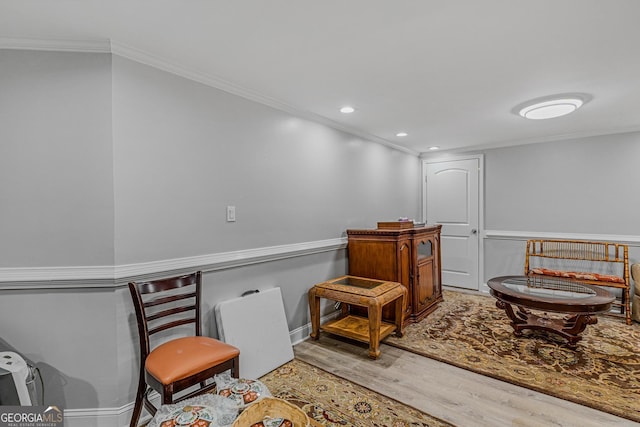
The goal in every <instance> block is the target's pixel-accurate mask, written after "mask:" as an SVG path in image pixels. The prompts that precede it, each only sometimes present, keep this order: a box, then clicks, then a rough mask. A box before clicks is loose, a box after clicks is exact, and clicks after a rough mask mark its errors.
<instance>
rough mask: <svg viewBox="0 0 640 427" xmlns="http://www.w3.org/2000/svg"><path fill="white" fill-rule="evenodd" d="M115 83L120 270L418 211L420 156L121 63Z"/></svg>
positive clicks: (328, 233) (322, 234)
mask: <svg viewBox="0 0 640 427" xmlns="http://www.w3.org/2000/svg"><path fill="white" fill-rule="evenodd" d="M113 88H114V98H113V105H114V117H113V122H114V159H115V206H116V214H115V217H116V233H115V235H116V239H115V240H116V263H117V264H122V263H132V262H143V261H149V260H157V259H166V258H174V257H179V256H191V255H197V254H205V253H216V252H226V251H232V250H238V249H247V248H252V247H264V246H272V245H280V244H287V243H294V242H304V241H313V240H322V239H328V238H335V237H339V236H341V235H342V234H343V233H344V230H345V229H346V228H350V227H370V226H375V225H376V222H377V221H379V220H383V219H385V218H386V219H395V218H397V217H399V216H408V217H415V216H416V215H417V206H418V203H419V194H420V192H419V173H420V170H419V161H418V160H417V159H416V158H415V157H414V156H410V155H406V154H403V153H401V152H398V151H395V150H392V149H390V148H388V147H384V146H382V145H379V144H372V143H368V142H366V141H363V140H361V139H359V138H357V137H354V136H351V135H348V134H345V133H343V132H340V131H337V130H334V129H331V128H328V127H326V126H323V125H320V124H317V123H313V122H309V121H306V120H302V119H299V118H296V117H292V116H290V115H288V114H285V113H283V112H281V111H278V110H274V109H272V108H269V107H266V106H264V105H261V104H257V103H254V102H251V101H247V100H246V99H243V98H240V97H237V96H234V95H230V94H228V93H225V92H222V91H220V90H217V89H213V88H211V87H207V86H205V85H203V84H200V83H196V82H193V81H189V80H186V79H183V78H180V77H177V76H175V75H171V74H168V73H165V72H162V71H159V70H156V69H153V68H150V67H147V66H144V65H140V64H138V63H135V62H131V61H128V60H126V59H122V58H119V57H114V58H113ZM227 205H234V206H236V216H237V222H235V223H227V222H226V221H225V218H226V206H227Z"/></svg>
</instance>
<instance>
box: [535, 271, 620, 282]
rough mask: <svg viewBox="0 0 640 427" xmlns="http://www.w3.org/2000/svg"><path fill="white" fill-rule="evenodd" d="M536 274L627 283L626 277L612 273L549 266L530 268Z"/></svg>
mask: <svg viewBox="0 0 640 427" xmlns="http://www.w3.org/2000/svg"><path fill="white" fill-rule="evenodd" d="M529 271H530V272H531V273H534V274H542V275H544V276H554V277H565V278H567V279H580V280H593V281H596V282H609V283H625V281H624V279H623V278H622V277H619V276H614V275H612V274H598V273H584V272H580V271H562V270H550V269H548V268H532V269H531V270H529Z"/></svg>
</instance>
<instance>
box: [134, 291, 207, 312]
mask: <svg viewBox="0 0 640 427" xmlns="http://www.w3.org/2000/svg"><path fill="white" fill-rule="evenodd" d="M195 297H196V293H195V292H191V293H188V294H178V295H173V296H170V297H162V298H154V299H152V300H150V301H147V302H145V303H144V308H148V307H154V306H156V305H162V304H167V303H171V302H174V301H180V300H183V299H187V298H195Z"/></svg>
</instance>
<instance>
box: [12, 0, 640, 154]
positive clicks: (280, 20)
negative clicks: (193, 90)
mask: <svg viewBox="0 0 640 427" xmlns="http://www.w3.org/2000/svg"><path fill="white" fill-rule="evenodd" d="M638 17H640V1H638V0H562V1H559V0H537V1H524V0H481V1H478V0H459V1H451V0H395V1H390V0H321V1H310V0H309V1H304V0H269V1H264V0H251V1H249V0H189V1H184V0H108V1H107V0H84V1H80V0H30V1H24V0H0V47H9V48H15V47H20V46H22V47H27V48H37V47H38V46H45V47H46V46H48V47H49V48H54V49H68V48H69V46H71V47H73V46H80V47H81V48H79V49H80V50H83V49H84V50H86V48H87V46H90V45H91V43H94V44H95V45H100V44H101V43H102V45H107V46H109V49H110V50H111V51H113V52H114V53H116V54H119V53H121V54H122V55H123V56H129V57H131V58H134V59H139V60H141V61H142V62H147V63H152V64H155V65H158V66H160V67H161V68H165V69H168V70H171V71H173V72H177V73H179V74H183V75H186V76H191V77H192V78H195V79H196V80H200V81H203V82H207V83H208V84H212V85H214V86H217V87H219V88H221V89H224V90H228V91H230V92H233V93H237V94H239V95H241V96H245V97H247V98H250V99H254V100H257V101H259V102H263V103H266V104H268V105H272V106H275V107H277V108H280V109H283V110H285V111H289V112H292V113H294V114H297V115H300V116H302V117H307V118H310V119H313V120H317V121H320V122H323V123H326V124H329V125H331V126H334V127H336V128H338V129H342V130H346V131H348V132H351V133H354V134H356V135H360V136H363V137H365V138H368V139H371V140H374V141H378V142H382V143H384V144H387V145H391V146H395V147H400V148H401V149H403V150H405V151H409V152H413V153H423V152H428V149H429V147H432V146H439V147H440V149H441V150H445V151H448V150H449V151H461V150H473V149H480V148H489V147H499V146H508V145H516V144H524V143H533V142H542V141H552V140H559V139H566V138H573V137H582V136H590V135H602V134H609V133H619V132H628V131H636V130H640V84H639V83H640V81H639V80H640V77H639V76H640V54H639V53H640V52H639V49H640V25H639V24H638ZM573 92H580V93H587V94H589V95H591V96H592V97H593V98H592V99H591V101H590V102H588V103H587V104H585V105H584V106H583V107H582V108H581V109H580V110H578V111H577V112H575V113H573V114H570V115H567V116H563V117H559V118H555V119H550V120H526V119H523V118H521V117H519V116H518V115H516V114H514V113H513V112H512V109H513V108H514V107H515V106H516V105H518V104H520V103H522V102H524V101H527V100H529V99H533V98H538V97H542V96H547V95H551V94H556V93H573ZM343 105H352V106H353V107H355V108H356V111H355V112H354V113H352V114H342V113H340V112H339V111H338V110H339V108H340V107H341V106H343ZM400 131H405V132H407V133H408V136H405V137H398V136H396V133H398V132H400Z"/></svg>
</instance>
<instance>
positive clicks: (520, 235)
mask: <svg viewBox="0 0 640 427" xmlns="http://www.w3.org/2000/svg"><path fill="white" fill-rule="evenodd" d="M482 237H483V238H484V239H496V240H529V239H566V240H589V241H596V242H616V243H624V244H627V245H629V246H640V236H634V235H624V234H586V233H585V234H583V233H558V232H553V231H514V230H484V233H483V235H482Z"/></svg>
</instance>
